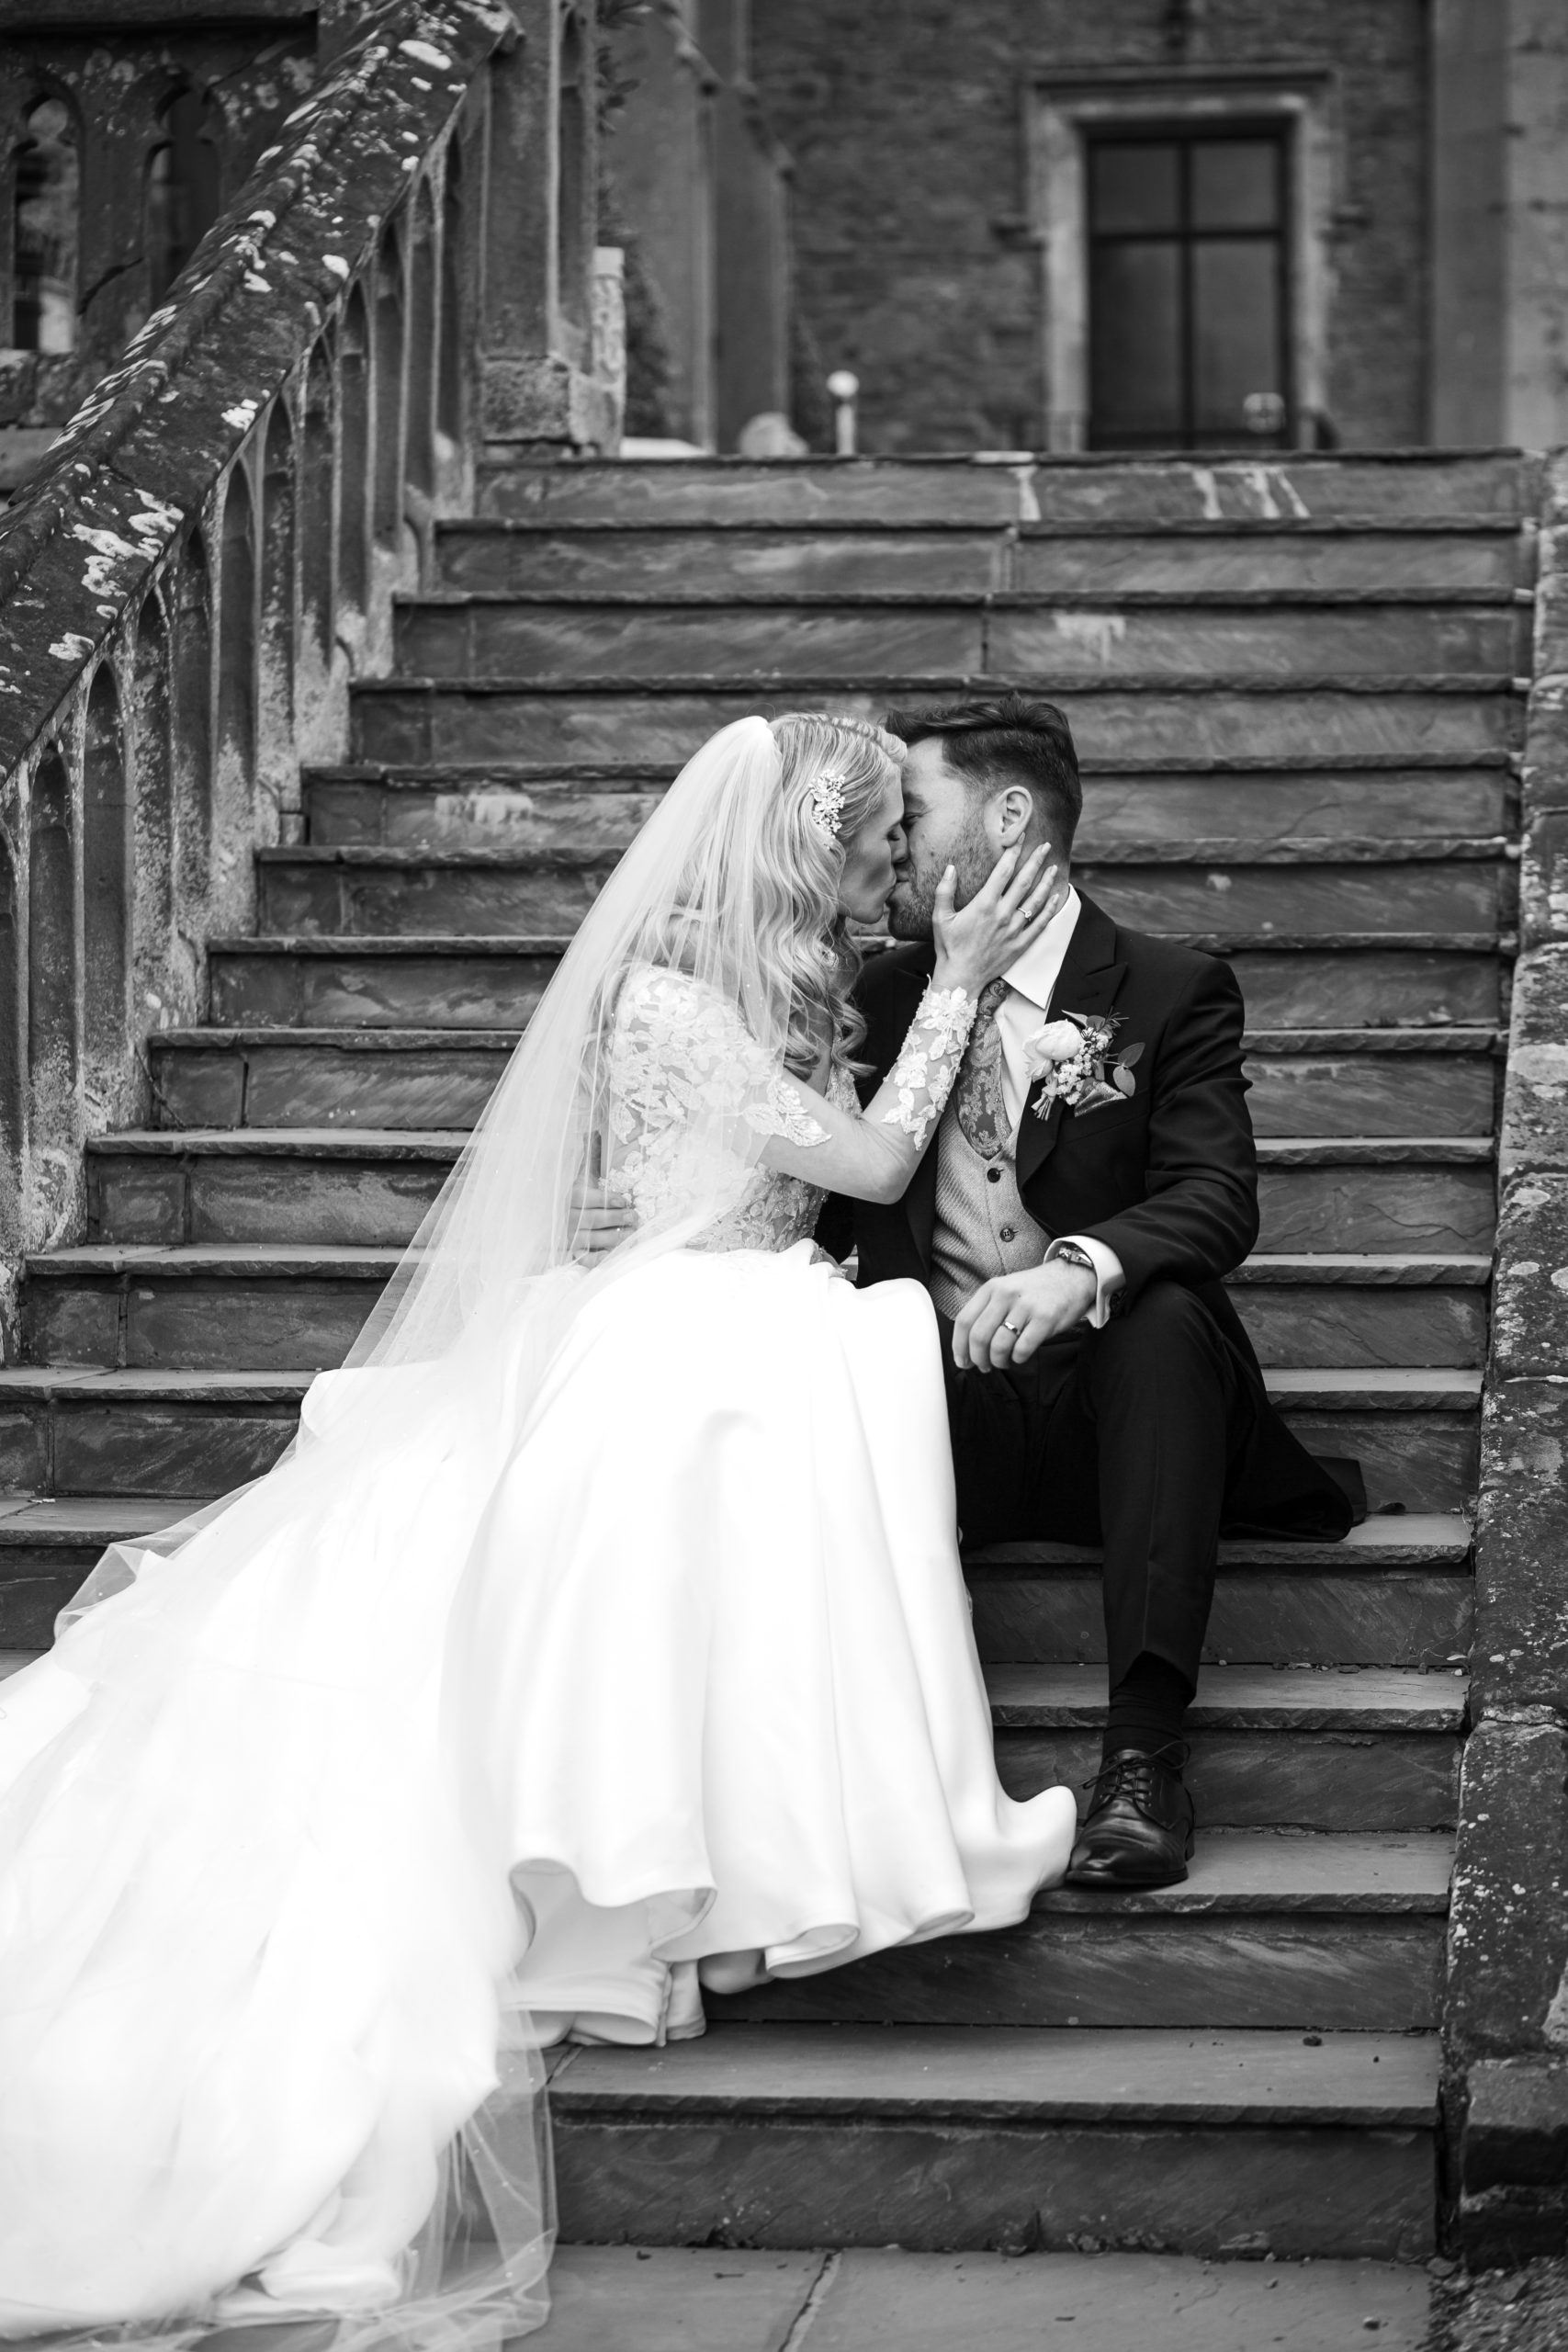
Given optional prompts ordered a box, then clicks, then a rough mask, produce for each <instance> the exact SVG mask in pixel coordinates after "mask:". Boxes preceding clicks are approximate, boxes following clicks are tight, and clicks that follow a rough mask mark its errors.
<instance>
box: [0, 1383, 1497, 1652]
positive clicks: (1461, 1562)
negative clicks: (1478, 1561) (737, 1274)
mask: <svg viewBox="0 0 1568 2352" xmlns="http://www.w3.org/2000/svg"><path fill="white" fill-rule="evenodd" d="M308 1378H309V1376H308V1375H307V1374H303V1373H298V1374H276V1373H275V1374H244V1373H231V1374H201V1373H183V1374H182V1373H174V1374H169V1373H163V1374H152V1373H113V1372H110V1373H105V1372H96V1373H94V1372H86V1373H82V1372H78V1373H56V1374H47V1373H45V1374H40V1373H38V1372H26V1371H21V1370H18V1369H17V1368H15V1367H13V1368H12V1369H11V1370H9V1371H7V1372H5V1373H0V1427H3V1429H4V1431H5V1439H4V1448H3V1451H0V1647H3V1646H6V1645H12V1646H17V1647H27V1646H30V1645H34V1644H41V1643H42V1642H43V1641H45V1640H46V1639H47V1637H48V1627H49V1625H50V1623H52V1621H53V1618H54V1615H55V1612H56V1611H58V1610H59V1609H60V1608H61V1607H62V1605H63V1603H64V1601H65V1600H67V1599H68V1598H69V1596H70V1594H71V1593H72V1592H73V1591H74V1590H75V1589H76V1586H77V1585H78V1584H79V1583H80V1582H81V1580H82V1577H84V1576H85V1573H86V1571H87V1569H88V1568H90V1567H91V1566H92V1564H93V1562H94V1561H95V1560H96V1558H97V1556H98V1554H99V1553H100V1551H102V1549H103V1547H104V1546H105V1544H108V1543H111V1542H114V1541H116V1540H118V1538H119V1537H121V1536H124V1535H133V1534H138V1533H144V1532H147V1531H148V1530H150V1529H152V1528H156V1527H162V1526H165V1525H167V1524H169V1523H170V1522H171V1521H174V1520H176V1519H180V1518H182V1517H184V1515H185V1514H186V1512H187V1511H189V1510H192V1509H194V1508H195V1507H196V1506H197V1504H198V1503H199V1502H201V1501H204V1500H206V1499H208V1498H209V1497H210V1495H211V1494H213V1493H215V1492H220V1491H223V1490H224V1489H225V1488H226V1487H227V1486H228V1485H230V1484H231V1483H237V1482H238V1481H239V1480H240V1479H241V1478H243V1477H244V1476H254V1475H256V1474H258V1473H259V1472H261V1471H265V1469H266V1468H268V1467H269V1466H270V1464H271V1463H272V1462H273V1461H274V1460H275V1459H276V1453H277V1451H278V1450H279V1448H280V1447H281V1445H282V1444H283V1443H284V1442H287V1436H288V1433H291V1431H292V1428H293V1416H294V1415H295V1413H296V1412H297V1410H298V1407H299V1399H300V1397H301V1396H302V1395H303V1393H304V1390H305V1387H306V1386H307V1385H308ZM224 1423H226V1424H227V1427H226V1429H225V1428H223V1427H222V1425H223V1424H224ZM247 1464H249V1467H248V1468H247V1466H246V1465H247ZM78 1487H79V1488H80V1489H82V1491H80V1492H77V1491H73V1489H74V1488H78ZM171 1489H172V1490H171ZM1469 1555H1470V1526H1469V1522H1468V1521H1466V1520H1464V1519H1462V1518H1460V1517H1459V1516H1457V1515H1443V1514H1436V1513H1434V1514H1427V1515H1425V1516H1417V1515H1416V1514H1409V1515H1406V1516H1404V1517H1403V1518H1372V1519H1368V1520H1366V1521H1364V1522H1363V1523H1362V1525H1361V1526H1360V1527H1359V1528H1355V1529H1352V1531H1351V1532H1350V1534H1349V1535H1348V1537H1347V1538H1346V1540H1345V1542H1344V1543H1343V1544H1270V1543H1268V1542H1260V1541H1258V1539H1256V1538H1255V1539H1252V1540H1250V1541H1236V1542H1227V1543H1224V1544H1222V1545H1221V1547H1220V1566H1219V1580H1218V1586H1217V1591H1216V1600H1215V1610H1214V1617H1213V1623H1212V1626H1211V1631H1210V1641H1209V1645H1208V1646H1209V1651H1210V1654H1211V1655H1210V1658H1209V1662H1210V1663H1212V1664H1215V1665H1220V1664H1227V1665H1240V1664H1248V1663H1250V1664H1253V1665H1269V1666H1274V1665H1325V1666H1331V1665H1353V1666H1392V1667H1418V1668H1431V1667H1435V1666H1451V1665H1452V1664H1453V1663H1454V1661H1455V1655H1456V1652H1457V1650H1458V1648H1459V1647H1461V1646H1462V1629H1463V1626H1464V1624H1465V1623H1466V1622H1467V1618H1468V1611H1469V1605H1470V1578H1469V1575H1468V1567H1467V1563H1468V1560H1469ZM1099 1562H1100V1554H1099V1552H1098V1551H1097V1550H1092V1549H1089V1548H1088V1547H1085V1546H1082V1545H1077V1544H1007V1545H1002V1546H998V1547H997V1548H995V1549H993V1550H992V1551H990V1552H986V1553H975V1554H971V1555H969V1556H968V1557H967V1558H966V1560H965V1563H964V1575H965V1577H966V1579H967V1581H968V1585H969V1589H970V1593H971V1595H972V1597H973V1600H974V1605H975V1625H976V1638H977V1640H978V1641H979V1643H980V1645H981V1650H982V1654H983V1655H984V1656H986V1657H989V1658H992V1659H994V1660H995V1661H996V1662H998V1664H1002V1665H1049V1664H1052V1663H1055V1664H1061V1665H1094V1664H1097V1663H1101V1662H1102V1660H1103V1651H1104V1637H1103V1626H1102V1623H1101V1610H1100V1577H1099ZM1456 1626H1457V1627H1459V1628H1460V1629H1461V1638H1460V1639H1459V1640H1458V1641H1456V1640H1455V1639H1454V1638H1452V1635H1453V1629H1454V1628H1455V1627H1456ZM1222 1641H1224V1642H1226V1643H1228V1644H1229V1645H1230V1646H1229V1647H1228V1649H1226V1648H1222V1647H1221V1643H1222Z"/></svg>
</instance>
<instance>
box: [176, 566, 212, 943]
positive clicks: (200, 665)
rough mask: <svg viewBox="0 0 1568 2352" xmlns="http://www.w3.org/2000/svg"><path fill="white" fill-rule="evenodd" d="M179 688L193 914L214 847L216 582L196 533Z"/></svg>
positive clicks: (179, 827) (179, 820) (181, 837)
mask: <svg viewBox="0 0 1568 2352" xmlns="http://www.w3.org/2000/svg"><path fill="white" fill-rule="evenodd" d="M174 686H175V727H174V742H175V840H176V842H178V845H179V852H178V867H177V872H178V883H179V895H180V899H181V900H182V902H183V903H184V904H185V905H186V907H188V908H191V909H193V910H194V909H195V908H196V907H197V905H198V904H199V902H200V899H201V897H202V895H203V892H204V890H205V888H206V877H207V874H208V870H209V854H210V850H211V842H212V582H211V578H210V574H209V566H208V561H207V548H206V544H205V542H204V541H203V539H202V536H201V533H200V531H199V530H196V529H193V530H192V531H191V533H190V535H189V537H187V538H186V543H185V546H184V548H182V549H181V551H180V560H179V571H178V585H177V589H176V594H175V645H174Z"/></svg>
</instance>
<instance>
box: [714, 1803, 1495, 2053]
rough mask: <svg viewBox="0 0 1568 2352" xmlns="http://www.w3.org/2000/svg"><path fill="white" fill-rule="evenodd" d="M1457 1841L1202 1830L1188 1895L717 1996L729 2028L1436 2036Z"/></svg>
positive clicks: (1075, 1905)
mask: <svg viewBox="0 0 1568 2352" xmlns="http://www.w3.org/2000/svg"><path fill="white" fill-rule="evenodd" d="M1452 1865H1453V1847H1452V1841H1451V1839H1450V1838H1447V1837H1444V1836H1443V1835H1441V1834H1440V1833H1438V1834H1433V1833H1427V1835H1425V1836H1422V1837H1406V1838H1397V1837H1389V1836H1381V1837H1380V1836H1376V1835H1371V1836H1366V1835H1362V1836H1351V1837H1337V1838H1336V1837H1321V1836H1320V1837H1282V1836H1280V1835H1279V1834H1278V1833H1274V1832H1268V1831H1262V1832H1256V1831H1254V1832H1249V1831H1245V1830H1243V1831H1238V1830H1226V1831H1223V1832H1221V1833H1220V1834H1218V1835H1216V1836H1213V1837H1210V1836H1208V1835H1203V1836H1201V1838H1200V1840H1199V1845H1198V1851H1197V1854H1196V1856H1195V1857H1194V1859H1193V1861H1192V1864H1191V1867H1190V1871H1189V1874H1188V1877H1187V1879H1186V1881H1185V1883H1183V1884H1181V1885H1179V1886H1171V1887H1159V1888H1146V1889H1138V1890H1135V1891H1132V1890H1130V1891H1128V1892H1127V1893H1125V1894H1082V1893H1079V1892H1078V1891H1077V1890H1076V1889H1074V1888H1071V1887H1057V1888H1055V1890H1053V1891H1052V1892H1051V1893H1049V1894H1043V1895H1040V1896H1038V1897H1037V1898H1036V1901H1035V1904H1034V1907H1033V1909H1032V1912H1031V1913H1030V1916H1029V1917H1028V1918H1027V1919H1026V1920H1025V1921H1023V1922H1022V1923H1021V1925H1020V1926H1019V1927H1016V1928H1003V1929H1002V1930H1001V1931H1000V1932H999V1933H997V1934H994V1935H987V1936H986V1937H983V1938H976V1937H974V1936H963V1935H959V1936H944V1937H942V1938H940V1939H937V1940H936V1941H934V1942H931V1943H925V1944H917V1945H914V1946H910V1947H908V1948H906V1949H905V1950H904V1951H892V1952H885V1953H882V1954H880V1955H878V1957H877V1958H875V1959H874V1960H869V1961H860V1962H853V1963H852V1964H851V1965H850V1966H849V1967H847V1968H835V1969H830V1970H829V1971H827V1972H826V1973H823V1974H821V1975H817V1976H801V1977H794V1978H787V1979H780V1980H777V1981H775V1982H774V1983H773V1984H771V1985H761V1986H759V1987H758V1988H757V1989H756V1990H755V1991H754V1992H751V1993H748V1994H745V1995H742V1996H739V1997H737V1998H732V1999H728V2000H718V1999H714V1998H711V1997H710V1998H708V1999H707V2000H706V2002H705V2006H706V2007H707V2010H708V2016H709V2021H710V2023H711V2024H714V2025H717V2024H720V2023H723V2024H730V2023H739V2022H741V2021H748V2022H753V2023H762V2022H771V2023H775V2024H781V2025H818V2024H830V2023H842V2024H854V2025H893V2026H911V2025H919V2026H986V2025H1003V2026H1036V2027H1039V2026H1055V2027H1062V2026H1066V2027H1073V2026H1078V2027H1089V2028H1092V2027H1128V2026H1133V2027H1145V2028H1146V2027H1150V2026H1156V2027H1160V2026H1164V2027H1183V2026H1185V2027H1189V2028H1191V2027H1197V2028H1202V2029H1206V2030H1210V2031H1213V2030H1215V2029H1231V2030H1236V2029H1240V2030H1253V2031H1258V2030H1263V2031H1267V2030H1271V2029H1272V2030H1290V2029H1292V2028H1293V2029H1294V2030H1297V2031H1298V2032H1300V2031H1303V2030H1304V2031H1313V2030H1316V2031H1318V2032H1324V2031H1328V2032H1333V2031H1335V2030H1348V2031H1350V2032H1355V2033H1418V2032H1430V2031H1432V2030H1434V2029H1435V2028H1436V2026H1437V2024H1438V2013H1439V2002H1440V1996H1441V1987H1442V1964H1443V1937H1444V1923H1445V1919H1446V1917H1447V1912H1448V1905H1449V1877H1450V1871H1451V1869H1452Z"/></svg>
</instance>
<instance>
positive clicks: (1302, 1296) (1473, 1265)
mask: <svg viewBox="0 0 1568 2352" xmlns="http://www.w3.org/2000/svg"><path fill="white" fill-rule="evenodd" d="M1491 1281H1492V1261H1491V1259H1490V1258H1482V1257H1441V1256H1437V1255H1426V1256H1419V1257H1417V1256H1414V1255H1411V1254H1408V1253H1405V1254H1402V1255H1399V1256H1392V1255H1382V1254H1375V1253H1372V1252H1370V1251H1369V1252H1364V1253H1361V1254H1359V1255H1354V1256H1352V1255H1349V1254H1347V1253H1345V1252H1339V1253H1337V1254H1330V1253H1328V1252H1326V1251H1308V1252H1303V1253H1292V1254H1289V1255H1286V1254H1281V1253H1276V1254H1273V1255H1258V1256H1254V1257H1252V1258H1249V1259H1248V1260H1247V1263H1246V1264H1245V1265H1244V1266H1238V1267H1237V1269H1236V1271H1235V1273H1234V1274H1232V1275H1231V1276H1230V1277H1229V1283H1230V1287H1231V1289H1232V1290H1233V1291H1234V1292H1235V1303H1236V1306H1237V1307H1238V1308H1239V1309H1240V1312H1241V1316H1242V1319H1243V1321H1244V1322H1245V1323H1246V1325H1247V1332H1248V1335H1249V1337H1250V1338H1251V1340H1252V1344H1253V1346H1254V1347H1255V1348H1256V1350H1257V1351H1258V1362H1259V1363H1262V1364H1265V1365H1276V1364H1278V1365H1293V1364H1302V1363H1308V1364H1312V1363H1338V1364H1346V1365H1356V1364H1383V1365H1393V1364H1408V1365H1420V1364H1450V1365H1451V1364H1482V1363H1485V1361H1486V1306H1487V1295H1488V1292H1489V1289H1490V1286H1491Z"/></svg>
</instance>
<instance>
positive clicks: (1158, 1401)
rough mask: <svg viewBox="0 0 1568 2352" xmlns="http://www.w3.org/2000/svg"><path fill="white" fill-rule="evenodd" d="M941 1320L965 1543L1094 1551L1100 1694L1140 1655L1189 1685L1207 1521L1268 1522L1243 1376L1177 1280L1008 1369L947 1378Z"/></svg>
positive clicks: (1252, 1378) (1212, 1545)
mask: <svg viewBox="0 0 1568 2352" xmlns="http://www.w3.org/2000/svg"><path fill="white" fill-rule="evenodd" d="M940 1319H941V1320H942V1351H943V1362H944V1364H945V1367H946V1375H947V1403H948V1418H949V1421H950V1424H951V1427H952V1431H953V1464H954V1468H955V1470H956V1473H957V1481H958V1523H959V1525H960V1527H961V1528H962V1529H963V1531H964V1545H965V1548H974V1547H976V1546H979V1545H981V1544H1003V1543H1021V1542H1028V1541H1030V1540H1038V1539H1042V1538H1044V1539H1050V1540H1055V1541H1056V1542H1060V1543H1068V1544H1103V1545H1104V1549H1105V1567H1104V1597H1105V1638H1106V1655H1107V1657H1108V1659H1109V1662H1110V1669H1111V1689H1112V1690H1114V1689H1115V1687H1116V1685H1117V1683H1118V1682H1119V1681H1120V1679H1122V1676H1123V1675H1124V1674H1125V1673H1126V1671H1127V1669H1128V1668H1129V1667H1131V1666H1132V1665H1133V1663H1134V1660H1135V1659H1136V1658H1137V1657H1140V1656H1141V1655H1142V1653H1143V1652H1144V1651H1145V1650H1149V1651H1152V1652H1153V1653H1154V1654H1155V1656H1156V1657H1161V1658H1164V1659H1166V1660H1167V1661H1168V1664H1170V1665H1171V1666H1173V1667H1175V1668H1177V1669H1178V1671H1179V1673H1181V1674H1183V1675H1184V1676H1185V1677H1186V1678H1187V1680H1188V1681H1189V1683H1190V1684H1192V1685H1193V1686H1196V1684H1197V1680H1198V1662H1199V1658H1200V1656H1201V1651H1202V1646H1203V1633H1204V1628H1205V1627H1206V1625H1207V1623H1208V1621H1209V1605H1210V1602H1211V1601H1212V1600H1213V1590H1214V1563H1215V1557H1216V1552H1217V1547H1218V1543H1219V1534H1220V1529H1221V1527H1222V1525H1224V1524H1225V1523H1227V1522H1229V1521H1249V1520H1252V1519H1255V1518H1261V1517H1266V1516H1267V1515H1268V1500H1269V1498H1267V1497H1261V1496H1257V1495H1255V1494H1254V1493H1253V1492H1252V1489H1253V1488H1254V1487H1258V1485H1259V1484H1260V1481H1261V1479H1262V1477H1263V1476H1264V1474H1265V1468H1266V1464H1265V1460H1264V1457H1265V1455H1266V1454H1267V1453H1268V1452H1269V1446H1268V1442H1267V1441H1268V1437H1269V1434H1270V1432H1269V1430H1268V1429H1267V1427H1266V1424H1267V1423H1269V1422H1271V1421H1272V1419H1273V1416H1272V1414H1271V1411H1270V1408H1269V1404H1268V1401H1267V1398H1266V1397H1265V1395H1264V1391H1263V1386H1262V1383H1261V1381H1260V1380H1259V1379H1258V1374H1257V1372H1256V1370H1255V1369H1254V1368H1253V1367H1252V1366H1251V1365H1250V1364H1248V1363H1247V1361H1246V1359H1245V1357H1244V1356H1243V1355H1242V1354H1241V1353H1240V1351H1238V1350H1237V1349H1236V1348H1235V1346H1234V1345H1233V1344H1232V1342H1231V1340H1229V1339H1228V1338H1227V1337H1226V1335H1225V1333H1224V1331H1222V1329H1220V1326H1219V1325H1218V1323H1217V1322H1216V1321H1215V1320H1214V1317H1213V1316H1212V1315H1211V1314H1210V1312H1209V1310H1208V1308H1207V1307H1206V1306H1204V1304H1203V1302H1202V1300H1201V1299H1200V1298H1197V1297H1195V1296H1194V1295H1193V1293H1192V1292H1191V1291H1190V1290H1186V1289H1183V1288H1182V1286H1181V1285H1180V1284H1179V1283H1168V1282H1158V1283H1150V1284H1149V1286H1148V1288H1147V1289H1146V1290H1145V1291H1143V1292H1142V1293H1141V1294H1140V1295H1139V1296H1138V1298H1137V1299H1136V1300H1135V1301H1134V1304H1133V1306H1131V1307H1129V1309H1128V1310H1127V1312H1126V1313H1125V1314H1123V1315H1120V1316H1116V1317H1113V1318H1112V1319H1111V1321H1110V1322H1109V1323H1108V1324H1107V1325H1106V1326H1105V1328H1104V1329H1103V1330H1100V1331H1093V1330H1089V1329H1087V1328H1086V1329H1081V1330H1079V1331H1074V1332H1071V1333H1068V1334H1066V1336H1064V1337H1063V1338H1061V1339H1059V1340H1052V1341H1049V1342H1047V1344H1046V1345H1045V1346H1044V1347H1043V1348H1042V1349H1041V1350H1040V1351H1039V1353H1038V1354H1037V1355H1035V1356H1034V1357H1032V1359H1031V1361H1030V1362H1029V1363H1026V1364H1022V1365H1021V1366H1020V1367H1019V1368H1018V1369H1017V1370H1016V1371H1009V1372H987V1373H978V1372H975V1371H972V1370H970V1371H964V1372H960V1371H959V1370H958V1369H957V1367H956V1366H955V1365H954V1363H953V1327H952V1325H951V1324H950V1323H949V1322H948V1321H947V1320H946V1318H945V1317H942V1318H940Z"/></svg>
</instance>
